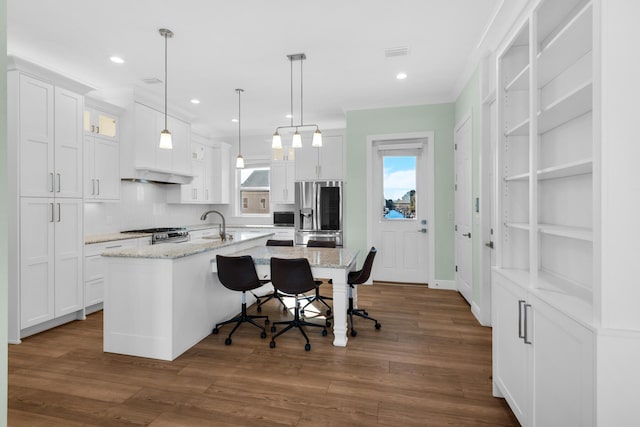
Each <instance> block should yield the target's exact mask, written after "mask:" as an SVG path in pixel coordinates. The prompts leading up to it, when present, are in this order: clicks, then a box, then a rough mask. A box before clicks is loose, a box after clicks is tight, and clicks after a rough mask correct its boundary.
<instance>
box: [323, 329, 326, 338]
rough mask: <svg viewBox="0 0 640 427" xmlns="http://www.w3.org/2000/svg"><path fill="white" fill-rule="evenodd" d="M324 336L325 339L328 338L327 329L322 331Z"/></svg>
mask: <svg viewBox="0 0 640 427" xmlns="http://www.w3.org/2000/svg"><path fill="white" fill-rule="evenodd" d="M322 336H323V337H326V336H327V330H326V329H323V330H322Z"/></svg>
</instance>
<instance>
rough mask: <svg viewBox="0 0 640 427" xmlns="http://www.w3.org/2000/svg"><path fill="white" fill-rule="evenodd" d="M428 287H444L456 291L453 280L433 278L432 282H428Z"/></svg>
mask: <svg viewBox="0 0 640 427" xmlns="http://www.w3.org/2000/svg"><path fill="white" fill-rule="evenodd" d="M429 287H430V288H432V289H445V290H448V291H457V290H458V289H457V287H456V281H455V280H438V279H436V280H434V281H433V283H429Z"/></svg>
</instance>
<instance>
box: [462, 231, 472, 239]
mask: <svg viewBox="0 0 640 427" xmlns="http://www.w3.org/2000/svg"><path fill="white" fill-rule="evenodd" d="M462 236H463V237H468V238H471V232H468V233H465V234H463V235H462Z"/></svg>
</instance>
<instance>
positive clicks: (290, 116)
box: [285, 114, 293, 119]
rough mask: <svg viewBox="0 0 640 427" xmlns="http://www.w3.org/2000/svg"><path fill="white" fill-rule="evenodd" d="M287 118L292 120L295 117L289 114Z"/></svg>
mask: <svg viewBox="0 0 640 427" xmlns="http://www.w3.org/2000/svg"><path fill="white" fill-rule="evenodd" d="M285 117H286V118H287V119H290V118H292V117H293V116H292V115H291V114H287V115H286V116H285Z"/></svg>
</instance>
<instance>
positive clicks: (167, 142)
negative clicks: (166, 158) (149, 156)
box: [160, 129, 173, 150]
mask: <svg viewBox="0 0 640 427" xmlns="http://www.w3.org/2000/svg"><path fill="white" fill-rule="evenodd" d="M160 148H164V149H165V150H171V149H172V148H173V143H172V142H171V132H169V130H168V129H164V130H163V131H162V132H160Z"/></svg>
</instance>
